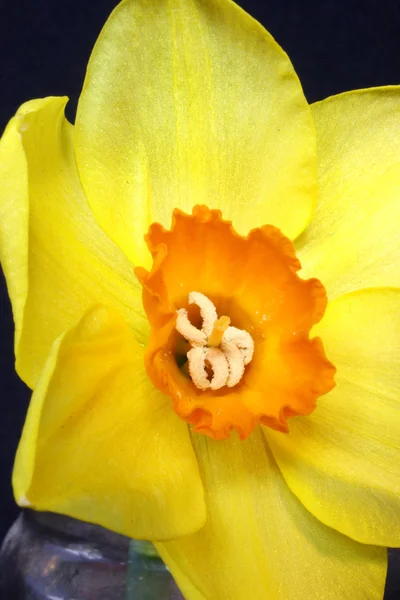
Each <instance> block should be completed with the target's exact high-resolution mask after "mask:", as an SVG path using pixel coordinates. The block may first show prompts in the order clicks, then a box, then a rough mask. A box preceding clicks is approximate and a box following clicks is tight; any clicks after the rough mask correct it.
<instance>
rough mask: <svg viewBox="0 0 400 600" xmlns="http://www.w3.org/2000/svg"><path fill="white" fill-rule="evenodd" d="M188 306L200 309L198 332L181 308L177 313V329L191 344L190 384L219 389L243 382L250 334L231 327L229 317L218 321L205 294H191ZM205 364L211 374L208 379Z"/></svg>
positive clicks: (250, 350) (250, 351) (251, 348)
mask: <svg viewBox="0 0 400 600" xmlns="http://www.w3.org/2000/svg"><path fill="white" fill-rule="evenodd" d="M189 304H196V305H197V306H198V307H199V308H200V315H201V318H202V321H203V323H202V327H201V329H198V328H197V327H195V326H194V325H192V323H191V322H190V321H189V316H188V312H187V310H186V309H184V308H180V309H179V310H178V311H177V319H176V329H177V331H179V333H180V334H181V335H182V336H183V337H184V338H185V339H186V340H187V341H188V342H189V344H190V345H191V349H190V350H189V351H188V353H187V358H188V371H189V374H190V377H191V378H192V381H193V383H194V384H195V386H196V387H197V388H199V389H201V390H207V389H212V390H219V389H220V388H221V387H223V386H225V385H226V386H227V387H234V386H235V385H237V384H238V383H239V381H240V380H241V379H242V377H243V374H244V369H245V365H247V364H248V363H249V362H250V361H251V359H252V358H253V353H254V342H253V339H252V337H251V335H250V334H249V333H248V332H247V331H244V330H242V329H238V328H237V327H230V326H229V324H230V319H229V317H226V316H222V317H220V318H219V319H218V315H217V310H216V308H215V306H214V304H213V303H212V302H211V300H210V299H209V298H207V296H204V294H201V293H200V292H191V293H190V294H189ZM207 364H208V365H209V366H210V368H211V369H212V372H213V375H212V377H211V379H210V378H209V375H208V372H207Z"/></svg>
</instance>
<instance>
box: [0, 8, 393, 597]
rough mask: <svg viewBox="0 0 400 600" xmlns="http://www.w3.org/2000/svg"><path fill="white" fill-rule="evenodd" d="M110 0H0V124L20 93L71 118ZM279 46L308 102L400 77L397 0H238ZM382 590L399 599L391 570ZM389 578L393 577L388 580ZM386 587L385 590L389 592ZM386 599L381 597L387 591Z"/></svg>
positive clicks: (4, 388) (6, 482) (1, 445)
mask: <svg viewBox="0 0 400 600" xmlns="http://www.w3.org/2000/svg"><path fill="white" fill-rule="evenodd" d="M116 3H117V1H116V0H80V1H77V0H66V1H64V2H62V0H53V1H51V0H0V131H2V130H3V129H4V126H5V124H6V122H7V120H8V119H9V118H10V117H11V116H12V115H13V114H14V113H15V111H16V109H17V108H18V106H19V105H20V104H22V102H24V101H25V100H28V99H31V98H36V97H43V96H48V95H68V96H69V97H70V99H71V100H70V103H69V105H68V107H67V115H68V117H69V119H70V120H72V121H73V119H74V113H75V109H76V102H77V98H78V96H79V92H80V89H81V86H82V83H83V78H84V74H85V68H86V63H87V60H88V58H89V55H90V51H91V48H92V46H93V44H94V42H95V40H96V38H97V35H98V33H99V31H100V29H101V27H102V25H103V24H104V22H105V20H106V18H107V16H108V14H109V13H110V12H111V10H112V9H113V8H114V6H115V4H116ZM239 3H240V4H241V6H242V7H243V8H244V9H245V10H247V11H248V12H250V14H252V15H253V16H254V17H255V18H257V19H258V20H259V21H261V23H262V24H263V25H264V26H265V27H266V28H267V29H268V30H269V31H270V32H271V33H272V34H273V36H274V37H275V38H276V39H277V41H278V42H279V43H280V44H281V46H283V48H284V49H285V50H286V51H287V52H288V54H289V56H290V57H291V60H292V62H293V64H294V66H295V69H296V71H297V73H298V75H299V77H300V80H301V81H302V84H303V88H304V91H305V94H306V97H307V99H308V100H309V102H315V101H316V100H320V99H322V98H325V97H326V96H329V95H332V94H337V93H339V92H342V91H346V90H350V89H357V88H362V87H371V86H377V85H386V84H400V51H399V50H400V41H399V40H400V2H399V1H398V0H392V1H386V2H385V1H383V0H381V1H379V0H359V1H356V0H350V1H348V0H347V1H346V0H329V1H323V0H321V1H320V2H314V1H307V0H303V1H296V0H280V1H279V0H264V1H261V0H241V2H239ZM0 343H1V347H0V371H1V372H0V408H1V412H0V540H1V538H2V536H3V535H4V533H5V532H6V530H7V529H8V527H9V526H10V524H11V522H12V520H13V519H14V518H15V516H16V515H17V512H18V510H17V507H16V506H15V505H14V502H13V499H12V493H11V486H10V479H11V469H12V462H13V457H14V453H15V450H16V447H17V443H18V437H19V435H20V432H21V428H22V425H23V421H24V415H25V412H26V408H27V405H28V401H29V390H27V389H26V388H25V386H24V385H23V384H22V383H21V382H20V381H19V380H18V378H17V376H16V375H15V373H14V366H13V362H14V357H13V325H12V317H11V309H10V304H9V301H8V297H7V293H6V289H5V284H4V280H3V279H2V280H1V282H0ZM396 560H397V562H398V565H397V569H395V568H394V562H393V563H392V569H391V575H390V578H389V581H388V593H387V596H386V597H387V598H390V599H391V600H395V599H397V598H400V592H399V591H397V592H396V591H394V589H395V588H396V589H400V587H398V584H397V585H395V583H394V579H395V571H396V572H397V573H398V572H399V571H400V561H399V560H398V558H396ZM392 577H393V579H392ZM390 590H392V591H391V593H390V595H389V591H390ZM386 597H385V598H386Z"/></svg>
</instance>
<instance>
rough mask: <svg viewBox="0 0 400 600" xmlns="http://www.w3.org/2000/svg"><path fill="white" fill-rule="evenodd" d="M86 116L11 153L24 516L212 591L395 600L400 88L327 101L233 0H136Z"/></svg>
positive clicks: (91, 78) (90, 90) (120, 20)
mask: <svg viewBox="0 0 400 600" xmlns="http://www.w3.org/2000/svg"><path fill="white" fill-rule="evenodd" d="M65 103H66V99H65V98H53V97H52V98H45V99H41V100H33V101H30V102H28V103H26V104H24V105H23V106H22V107H21V108H20V109H19V111H18V113H17V114H16V116H15V117H14V118H13V119H12V120H11V121H10V123H9V125H8V127H7V129H6V131H5V133H4V135H3V138H2V140H1V145H0V198H1V200H0V253H1V262H2V266H3V269H4V272H5V275H6V278H7V283H8V289H9V293H10V297H11V301H12V307H13V314H14V319H15V327H16V333H15V353H16V368H17V370H18V373H19V374H20V376H21V378H22V379H23V380H24V381H25V382H26V383H27V384H28V385H29V386H30V387H31V388H32V389H33V396H32V401H31V404H30V407H29V412H28V416H27V419H26V424H25V427H24V430H23V434H22V438H21V442H20V445H19V448H18V453H17V457H16V463H15V469H14V475H13V485H14V491H15V497H16V499H17V502H18V503H19V504H20V505H21V506H30V507H32V508H34V509H37V510H49V511H55V512H59V513H65V514H67V515H70V516H72V517H76V518H78V519H82V520H85V521H90V522H94V523H98V524H100V525H103V526H104V527H107V528H109V529H112V530H115V531H117V532H120V533H123V534H125V535H128V536H131V537H134V538H138V539H149V540H154V541H155V542H156V547H157V549H158V551H159V552H160V554H161V556H162V558H163V559H164V560H165V562H166V563H167V565H168V567H169V568H170V570H171V572H172V574H173V575H174V577H175V578H176V581H177V582H178V584H179V586H180V588H181V589H182V592H183V594H184V595H185V597H186V598H187V599H188V600H244V599H247V598H249V597H251V598H252V600H265V599H266V598H268V599H270V600H274V599H277V600H283V599H285V600H286V599H289V598H290V600H304V599H305V598H307V599H308V600H312V599H320V598H326V599H331V600H332V599H337V600H343V598H351V599H352V600H357V599H359V600H361V599H365V598H368V599H372V600H374V599H377V598H382V596H383V589H384V583H385V575H386V564H387V558H386V547H387V546H399V545H400V460H399V459H400V454H399V445H400V442H399V431H400V411H399V387H400V374H399V369H398V365H399V361H400V345H399V339H400V321H399V312H400V311H399V302H400V292H399V289H398V287H396V286H399V284H400V257H399V241H398V240H399V238H398V223H399V217H400V200H399V198H400V169H399V160H400V141H399V140H400V134H399V123H400V89H399V88H396V87H388V88H382V89H370V90H361V91H358V92H351V93H347V94H343V95H340V96H336V97H332V98H329V99H328V100H325V101H323V102H320V103H317V104H316V105H314V106H312V107H311V108H310V107H309V106H308V104H307V102H306V100H305V98H304V96H303V94H302V90H301V87H300V84H299V82H298V79H297V77H296V75H295V73H294V71H293V68H292V66H291V64H290V62H289V60H288V58H287V56H286V55H285V53H284V52H283V51H282V50H281V49H280V48H279V46H278V45H277V44H276V43H275V41H274V40H273V39H272V38H271V36H270V35H269V34H268V33H267V32H266V31H265V30H264V29H263V28H262V27H261V26H260V25H259V24H258V23H257V22H255V21H254V20H253V19H252V18H251V17H250V16H248V15H247V14H246V13H245V12H243V11H242V10H241V9H240V8H239V7H238V6H237V5H235V4H234V3H233V2H231V1H230V0H124V2H122V3H121V4H120V5H119V6H118V7H117V8H116V9H115V11H114V12H113V13H112V15H111V17H110V18H109V20H108V22H107V24H106V25H105V27H104V29H103V31H102V33H101V34H100V37H99V40H98V41H97V44H96V46H95V48H94V51H93V54H92V56H91V59H90V62H89V66H88V71H87V76H86V81H85V85H84V89H83V91H82V95H81V98H80V102H79V106H78V111H77V116H76V123H75V125H74V126H72V125H71V124H69V123H68V122H67V121H66V119H65V117H64V113H63V109H64V105H65ZM316 157H317V158H316ZM317 181H318V183H319V193H318V187H317ZM145 234H146V235H145ZM300 266H301V270H300ZM335 371H336V375H335ZM335 384H336V385H335ZM10 409H11V410H12V407H11V408H10Z"/></svg>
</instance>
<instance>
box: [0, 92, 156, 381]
mask: <svg viewBox="0 0 400 600" xmlns="http://www.w3.org/2000/svg"><path fill="white" fill-rule="evenodd" d="M65 103H66V99H65V98H46V99H44V100H34V101H31V102H28V103H26V104H24V105H23V106H22V107H21V108H20V110H19V111H18V113H17V115H16V116H15V117H14V118H13V119H12V121H11V122H10V123H9V125H8V127H7V130H6V132H5V134H4V136H3V138H2V140H1V142H0V259H1V262H2V266H3V268H4V272H5V275H6V279H7V285H8V289H9V293H10V296H11V301H12V305H13V312H14V319H15V323H16V358H17V370H18V372H19V374H20V376H21V377H22V379H24V381H25V382H26V383H27V384H28V385H29V386H30V387H34V386H35V384H36V381H37V379H38V377H39V374H40V371H41V369H42V366H43V363H44V361H45V359H46V356H47V354H48V352H49V350H50V347H51V344H52V343H53V341H54V339H55V338H56V337H57V336H58V335H60V334H61V333H62V331H64V330H65V329H66V328H68V327H70V326H72V324H73V323H75V322H76V321H77V320H78V319H79V318H80V317H81V316H82V314H83V312H84V311H85V310H86V309H87V308H88V307H89V306H90V305H91V304H93V303H96V302H102V303H104V304H107V305H111V306H115V308H117V309H118V310H119V311H120V312H121V314H123V315H124V317H125V318H126V319H127V320H128V321H129V322H130V323H131V325H132V326H133V328H134V331H135V332H136V334H137V336H138V339H139V340H140V341H144V339H145V337H146V330H147V319H146V318H145V316H144V313H143V310H142V303H141V290H140V286H139V285H138V283H137V281H136V278H135V276H134V274H133V265H132V264H131V263H130V262H129V260H128V259H127V258H126V257H125V256H124V254H123V253H122V252H121V251H120V250H119V249H118V248H117V247H116V246H115V244H114V243H113V242H112V241H111V240H110V239H109V238H108V236H107V235H106V234H105V233H104V231H102V230H101V228H100V226H99V225H98V224H97V222H96V221H95V219H94V216H93V214H92V213H91V211H90V209H89V207H88V205H87V202H86V199H85V196H84V194H83V191H82V188H81V185H80V182H79V176H78V173H77V170H76V166H75V157H74V152H73V147H72V129H73V128H72V125H70V124H69V123H68V122H67V121H66V119H65V118H64V111H63V109H64V106H65Z"/></svg>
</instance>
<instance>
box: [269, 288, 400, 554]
mask: <svg viewBox="0 0 400 600" xmlns="http://www.w3.org/2000/svg"><path fill="white" fill-rule="evenodd" d="M312 333H313V334H314V333H315V334H317V335H319V336H321V338H322V339H323V341H324V346H325V349H326V352H327V355H328V356H329V358H330V360H332V362H333V363H334V364H335V365H336V367H337V375H336V381H337V386H336V387H335V388H334V389H333V390H332V391H331V392H330V393H329V394H327V395H326V396H323V397H321V398H320V399H319V400H318V407H317V409H316V410H315V412H314V413H313V414H312V415H311V416H309V417H302V418H299V419H297V418H293V419H291V421H290V425H289V434H287V435H275V434H274V432H273V431H272V430H270V431H268V432H266V435H267V438H268V441H269V442H270V444H271V447H272V450H273V453H274V455H275V458H276V459H277V461H278V464H279V466H280V468H281V470H282V472H283V474H284V476H285V478H286V481H287V483H288V485H289V487H290V488H291V489H292V491H293V492H294V493H295V494H296V495H297V496H298V498H299V499H300V500H301V502H303V504H304V505H305V506H306V507H307V508H308V509H309V510H310V511H311V512H312V513H313V514H314V515H315V516H316V517H317V518H318V519H320V520H321V521H322V522H323V523H326V524H327V525H329V526H330V527H333V528H334V529H337V530H338V531H341V532H343V533H344V534H346V535H349V536H351V537H352V538H354V539H356V540H358V541H360V542H364V543H369V544H381V545H383V546H396V547H397V546H400V438H399V432H400V371H399V364H400V344H399V340H400V290H390V289H382V290H364V291H361V292H355V293H353V294H349V295H347V296H343V297H341V298H338V299H337V300H335V301H334V302H332V303H331V304H329V305H328V310H327V313H326V315H325V317H324V318H323V319H322V321H321V323H320V324H319V325H318V326H316V327H315V328H314V329H313V331H312Z"/></svg>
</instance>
